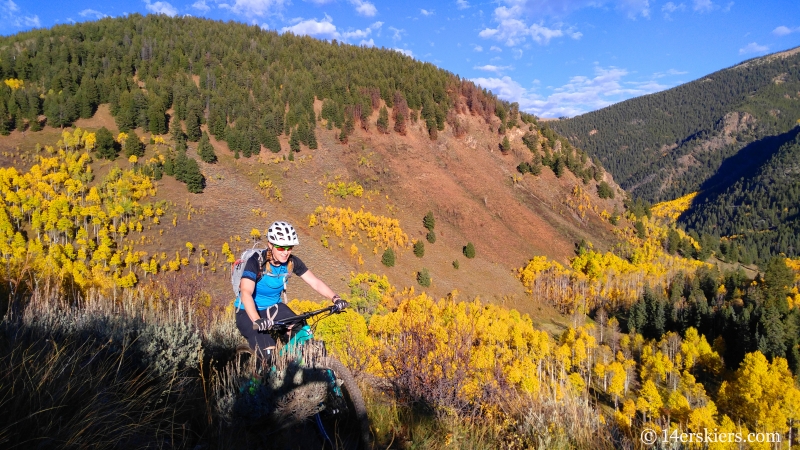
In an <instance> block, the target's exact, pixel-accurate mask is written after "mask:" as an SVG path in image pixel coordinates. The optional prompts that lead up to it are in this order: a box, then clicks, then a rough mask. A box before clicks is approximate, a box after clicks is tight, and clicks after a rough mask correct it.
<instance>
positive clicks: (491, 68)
mask: <svg viewBox="0 0 800 450" xmlns="http://www.w3.org/2000/svg"><path fill="white" fill-rule="evenodd" d="M473 69H475V70H483V71H485V72H494V73H498V74H499V73H500V72H505V71H506V70H510V69H512V67H511V66H495V65H492V64H486V65H485V66H475V67H473Z"/></svg>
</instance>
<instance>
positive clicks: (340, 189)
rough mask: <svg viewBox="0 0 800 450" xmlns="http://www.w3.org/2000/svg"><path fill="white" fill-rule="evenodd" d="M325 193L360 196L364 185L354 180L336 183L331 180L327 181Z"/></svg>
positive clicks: (337, 195)
mask: <svg viewBox="0 0 800 450" xmlns="http://www.w3.org/2000/svg"><path fill="white" fill-rule="evenodd" d="M326 193H327V194H328V195H331V196H336V197H341V198H347V196H348V195H352V196H353V197H357V198H361V196H362V195H364V187H363V186H361V185H360V184H358V182H355V181H351V182H350V183H345V182H344V181H339V182H337V183H333V182H331V183H328V186H327V189H326Z"/></svg>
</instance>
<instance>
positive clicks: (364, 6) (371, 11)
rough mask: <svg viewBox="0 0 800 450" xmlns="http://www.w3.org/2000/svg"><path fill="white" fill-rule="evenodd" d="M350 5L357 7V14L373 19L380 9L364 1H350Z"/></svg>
mask: <svg viewBox="0 0 800 450" xmlns="http://www.w3.org/2000/svg"><path fill="white" fill-rule="evenodd" d="M350 3H352V4H353V6H355V7H356V12H357V13H359V14H361V15H362V16H366V17H372V16H374V15H375V14H377V13H378V8H376V7H375V5H374V4H372V3H370V2H367V1H364V0H350Z"/></svg>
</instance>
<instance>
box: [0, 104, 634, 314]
mask: <svg viewBox="0 0 800 450" xmlns="http://www.w3.org/2000/svg"><path fill="white" fill-rule="evenodd" d="M376 118H377V114H375V117H374V118H373V119H376ZM462 119H463V120H466V121H467V122H468V123H469V131H468V132H467V133H466V135H464V136H462V137H455V136H453V135H452V133H451V132H450V131H449V128H448V129H447V130H445V131H444V132H441V133H440V134H439V138H438V139H437V140H436V141H432V140H430V138H429V137H428V135H427V132H426V131H425V130H424V129H423V127H422V123H421V122H417V123H412V124H410V125H411V126H410V127H409V130H408V133H407V135H406V136H400V135H399V134H397V133H394V132H391V133H389V134H385V135H384V134H381V133H379V132H378V131H377V130H376V129H375V127H374V125H373V126H372V127H371V129H370V130H367V131H365V130H363V129H358V130H356V132H355V133H354V134H353V135H352V136H351V137H350V139H349V142H348V143H347V144H342V143H340V142H339V141H338V139H336V132H335V130H334V131H328V130H326V129H324V127H323V126H320V127H318V129H317V138H318V141H319V144H320V145H319V148H318V149H316V150H309V149H307V148H305V147H304V148H303V149H302V150H301V152H300V153H298V154H297V155H296V158H295V161H285V160H284V157H285V156H286V155H287V154H288V144H287V143H286V142H283V143H282V144H283V146H284V150H283V152H282V153H280V154H277V155H275V154H271V153H269V152H267V151H262V154H261V155H260V156H259V157H251V158H249V159H244V158H242V159H234V157H233V155H232V153H231V152H230V151H229V150H228V148H227V145H226V144H225V143H224V142H216V141H214V140H213V138H212V144H213V145H214V147H215V149H216V152H217V155H218V157H219V162H218V163H217V164H204V163H200V164H201V169H202V170H203V173H204V175H205V177H206V182H207V186H206V189H205V192H204V193H202V194H189V193H188V192H187V191H186V188H185V186H184V185H183V184H181V183H179V182H177V181H175V180H174V179H172V178H171V177H164V178H163V179H162V180H161V181H160V182H158V186H159V194H158V197H159V198H160V199H166V200H169V201H170V202H171V207H170V211H169V212H168V214H167V217H165V220H164V222H165V223H168V225H167V226H166V227H165V229H164V231H163V233H161V234H160V235H156V234H155V233H154V234H153V236H152V237H151V239H150V240H148V241H147V242H148V243H147V245H146V246H145V247H146V248H144V249H145V250H146V251H149V252H166V253H167V254H168V255H174V254H175V252H176V251H179V252H184V253H185V252H186V248H185V243H186V242H192V243H193V244H194V245H195V247H197V246H198V245H199V244H203V245H205V246H206V247H207V248H208V249H209V250H211V251H212V252H215V253H217V254H218V256H217V258H216V260H215V259H214V258H212V259H211V261H210V262H211V263H212V265H213V263H215V262H216V264H217V266H218V268H219V270H217V271H216V273H212V272H210V271H208V270H206V271H205V272H204V273H205V274H206V275H205V278H206V280H207V286H208V288H209V289H210V290H211V291H212V293H213V296H214V297H215V301H216V302H218V303H220V304H224V303H227V302H228V301H230V298H229V292H230V288H229V283H228V273H227V272H226V271H224V270H223V269H222V268H223V267H224V266H225V264H223V257H222V256H221V255H219V253H220V249H221V247H222V244H223V243H224V242H226V241H227V242H229V243H231V246H232V247H233V248H234V250H237V248H238V250H241V249H244V248H245V247H247V246H248V245H250V243H249V242H247V241H248V240H249V236H250V231H251V230H252V229H253V228H256V229H258V230H260V231H262V232H264V231H265V230H266V228H267V227H268V225H269V223H271V222H272V221H274V220H287V221H289V222H291V223H293V224H294V225H295V226H296V227H297V228H298V231H299V233H300V239H301V245H300V246H299V247H297V249H296V254H297V255H298V256H299V257H301V258H302V259H303V260H304V261H305V262H306V263H307V264H308V266H309V267H310V268H311V270H312V271H313V272H314V273H315V274H317V275H318V276H320V278H322V279H323V280H325V281H327V282H328V283H329V284H330V285H331V286H332V287H333V288H334V290H336V291H339V292H347V291H348V288H347V285H346V282H347V280H348V279H349V276H350V273H351V272H364V271H370V272H375V273H379V274H386V275H387V276H388V277H389V279H390V281H391V282H392V283H393V284H394V285H395V286H397V287H398V288H403V287H410V286H414V287H415V288H416V290H417V291H419V290H420V289H421V288H420V286H419V285H418V284H417V283H416V280H415V276H416V273H417V272H418V271H420V270H421V269H422V268H426V269H428V271H429V272H430V274H431V278H432V281H433V283H432V286H431V287H430V288H427V289H424V290H425V291H427V292H429V293H430V294H431V295H433V296H435V297H440V296H444V295H446V294H448V293H450V292H451V291H453V290H458V291H459V292H460V298H462V299H471V298H474V297H481V298H482V299H486V300H489V301H494V302H500V303H505V304H507V305H508V306H512V307H516V308H519V309H521V310H523V311H525V312H530V313H534V315H539V316H542V317H545V316H549V315H551V313H552V312H551V311H548V310H547V308H546V307H545V306H543V305H541V304H539V303H537V302H536V301H535V299H530V298H529V297H528V296H526V294H525V293H524V290H523V288H522V286H521V284H520V283H519V281H517V279H516V278H515V271H516V269H517V268H519V267H522V266H524V264H525V263H526V262H527V261H528V260H529V259H530V258H532V257H534V256H537V255H546V256H548V257H549V258H552V259H555V260H558V261H559V262H561V263H566V262H567V260H568V258H569V257H570V256H572V255H573V254H574V248H575V243H576V242H578V241H580V240H581V239H587V240H589V241H592V242H593V243H594V244H595V246H596V247H599V248H601V249H604V248H608V247H609V246H610V245H612V243H613V234H612V232H611V226H610V225H609V224H608V223H606V222H604V221H602V220H600V218H599V217H598V216H597V215H596V214H594V213H588V214H587V215H586V217H585V218H584V219H581V218H580V217H579V215H578V213H577V211H576V210H574V209H573V208H570V207H569V206H567V205H566V204H565V202H566V200H567V198H568V197H569V196H570V195H571V194H570V193H571V192H572V190H573V187H574V186H576V185H577V186H580V187H581V188H582V189H583V190H584V191H585V192H587V193H588V194H589V195H590V197H591V201H592V202H593V203H595V204H597V205H599V209H600V210H602V209H606V210H607V211H609V212H610V211H611V210H612V209H613V207H614V205H613V203H612V202H611V201H609V200H600V199H598V198H597V196H596V192H595V188H594V183H593V182H591V183H590V184H589V185H583V184H582V183H581V181H580V180H577V179H576V178H575V177H574V176H573V175H572V174H571V173H569V172H565V174H564V176H563V177H562V178H556V177H555V176H554V175H553V173H552V172H551V171H550V170H549V169H548V168H544V169H543V170H542V174H541V175H540V176H538V177H534V176H532V175H526V176H525V177H521V179H519V178H520V176H519V174H518V173H517V171H516V166H517V165H518V164H519V163H520V162H521V161H523V160H524V161H529V160H530V158H531V154H530V152H529V151H528V150H527V148H525V147H524V146H523V144H522V142H521V136H522V134H523V133H522V131H521V130H519V129H515V130H512V131H511V132H510V136H511V137H512V139H511V142H512V147H513V150H512V151H511V152H508V153H507V154H503V153H501V152H500V151H499V149H498V143H499V142H500V140H501V139H502V136H499V135H498V134H497V133H496V132H492V131H491V130H490V128H489V126H488V125H487V124H486V123H485V122H484V120H483V119H482V118H477V117H462ZM372 123H373V124H374V120H373V121H372ZM77 125H78V126H81V127H82V128H86V129H90V130H92V129H97V128H99V127H100V126H106V127H108V128H109V129H111V130H112V131H116V130H115V128H114V126H113V119H112V118H110V116H109V115H108V111H107V109H105V108H104V109H101V110H100V111H99V112H98V114H97V115H96V116H95V117H94V118H92V119H88V120H81V121H79V123H78V124H77ZM494 129H495V130H496V129H497V126H495V127H494ZM48 130H50V129H49V128H47V129H46V130H45V131H44V132H40V133H39V136H41V137H42V138H45V137H46V136H47V137H48V139H50V138H51V135H54V134H55V133H49V134H48ZM50 131H55V130H50ZM137 132H138V134H139V135H140V136H145V135H146V133H144V132H143V131H142V130H137ZM30 135H31V133H28V135H27V136H26V137H24V138H23V137H22V136H20V135H19V132H15V134H12V136H10V137H8V138H2V139H0V141H2V142H0V143H4V145H3V147H5V148H10V147H11V146H17V145H20V144H21V145H23V146H33V141H34V140H35V139H36V138H35V137H34V138H31V136H30ZM45 135H46V136H45ZM9 139H13V142H12V141H11V140H9ZM45 143H50V144H52V142H49V140H46V141H45V142H42V144H45ZM194 145H195V144H190V152H189V153H190V155H194V148H193V147H194ZM150 147H152V146H150ZM150 147H148V153H149V152H154V149H152V148H150ZM148 157H149V155H148ZM276 158H277V159H276ZM97 164H98V166H99V167H98V173H103V169H104V168H107V167H109V166H111V165H114V164H116V165H120V166H125V165H127V164H128V163H127V162H126V161H124V158H118V159H117V160H116V161H114V162H106V161H102V162H101V161H98V162H97ZM607 176H608V175H607ZM267 178H268V179H270V180H271V181H272V182H273V183H274V185H275V186H276V187H277V188H279V189H280V190H281V193H282V201H278V200H277V199H275V198H274V191H273V196H272V197H273V198H271V199H268V198H267V197H265V195H264V194H263V193H262V192H261V191H259V189H258V187H257V186H258V182H259V181H260V180H262V179H267ZM515 178H516V179H515ZM335 179H338V180H341V181H346V182H349V181H357V182H358V183H360V184H361V185H363V186H364V188H365V190H366V193H365V195H364V197H362V198H352V197H350V198H347V199H339V198H334V197H331V196H329V195H326V193H325V186H326V184H327V183H328V182H330V181H334V180H335ZM608 180H609V181H611V180H610V178H608ZM616 201H617V202H619V196H618V197H617V200H616ZM321 205H323V206H324V205H334V206H340V207H351V208H353V209H355V210H357V209H359V208H361V207H363V208H364V209H365V210H368V211H370V212H372V213H373V214H381V215H385V216H389V217H396V218H397V219H399V221H400V224H401V226H402V228H403V230H404V231H405V232H406V233H407V234H408V235H409V237H410V238H412V239H417V240H423V241H424V240H425V233H426V232H427V230H425V228H424V227H423V225H422V218H423V217H424V215H425V214H426V213H427V212H428V211H432V212H433V214H434V216H435V219H436V227H435V232H436V236H437V240H436V242H435V243H433V244H431V243H428V242H427V241H426V242H425V246H426V250H425V255H424V256H423V257H422V258H418V257H416V256H415V255H414V254H413V252H412V251H411V249H410V248H407V249H403V250H401V251H400V252H399V254H398V258H397V265H396V266H395V267H392V268H387V267H385V266H383V265H382V264H381V262H380V259H381V252H378V253H377V254H374V253H373V248H372V245H362V244H359V245H358V247H359V252H360V253H361V255H362V258H363V265H360V264H359V263H358V262H357V259H356V258H354V257H352V256H351V255H350V252H349V249H350V245H351V242H350V241H347V240H337V239H335V238H331V239H330V243H331V245H330V248H325V247H323V245H322V244H321V241H320V238H321V236H322V234H323V231H322V229H321V227H319V226H317V227H309V226H308V223H309V222H308V219H309V215H310V214H311V213H312V212H313V211H314V209H315V208H316V207H317V206H321ZM173 217H174V218H175V223H176V225H175V226H173V225H172V224H171V221H172V219H173ZM237 235H238V236H240V238H241V240H240V241H237V240H236V239H234V238H233V237H234V236H237ZM467 242H472V243H473V244H474V246H475V248H476V250H477V257H476V258H474V259H471V260H470V259H467V258H466V257H464V255H463V254H462V249H463V247H464V246H465V245H466V244H467ZM381 251H382V250H381ZM456 260H457V261H458V263H459V264H458V265H459V268H458V269H456V268H454V265H453V261H456ZM193 269H194V270H197V269H196V268H193ZM290 296H291V297H300V298H310V299H319V296H317V295H316V294H315V293H313V292H311V291H310V289H309V288H308V287H307V286H305V285H304V283H302V282H301V281H300V280H293V281H292V283H291V285H290Z"/></svg>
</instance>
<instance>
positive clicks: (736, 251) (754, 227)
mask: <svg viewBox="0 0 800 450" xmlns="http://www.w3.org/2000/svg"><path fill="white" fill-rule="evenodd" d="M798 133H800V127H795V128H794V129H793V130H792V131H790V132H788V133H786V134H785V135H784V136H781V137H780V138H779V139H777V138H776V139H775V140H776V141H778V142H772V143H770V145H769V146H768V147H767V148H766V149H763V148H756V149H745V150H742V151H741V152H740V154H739V155H737V156H736V157H735V158H731V159H732V160H737V161H736V162H733V161H731V162H730V164H731V165H737V166H739V167H749V170H747V171H745V173H744V174H742V176H741V177H738V179H736V181H735V182H733V183H732V184H730V185H727V184H725V185H724V188H723V189H709V190H708V191H703V192H701V193H700V194H698V196H697V197H695V200H694V203H693V205H692V207H691V208H690V209H689V210H688V211H687V212H686V214H684V215H683V216H682V218H681V221H682V222H684V223H685V224H686V225H687V226H688V227H689V228H691V229H694V230H697V231H698V232H700V233H707V234H712V235H713V234H716V235H718V236H726V237H727V239H724V240H723V241H722V242H721V247H722V248H721V249H720V250H721V251H720V253H721V254H722V255H724V256H725V257H727V258H728V259H730V260H732V261H742V262H745V263H748V264H749V263H751V262H755V261H759V262H763V261H766V260H768V259H769V258H770V257H772V256H777V255H780V254H786V255H796V254H798V252H800V216H798V213H800V210H798V208H800V139H799V138H798ZM781 142H783V144H781ZM778 145H780V147H778V149H777V152H776V153H775V154H774V155H772V156H771V157H770V158H769V159H768V160H767V161H766V162H765V163H763V164H753V165H752V166H750V163H751V162H752V161H753V159H756V160H757V159H758V158H759V157H763V156H764V154H767V155H768V154H770V153H771V152H772V149H773V148H774V147H775V146H778ZM743 153H747V155H743ZM740 156H741V158H740ZM748 156H749V157H748ZM728 163H729V162H728V161H726V163H725V164H723V170H722V171H721V172H722V173H723V174H725V173H728V170H726V169H725V167H726V165H727V164H728ZM735 170H736V169H735V168H734V169H731V171H735Z"/></svg>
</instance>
